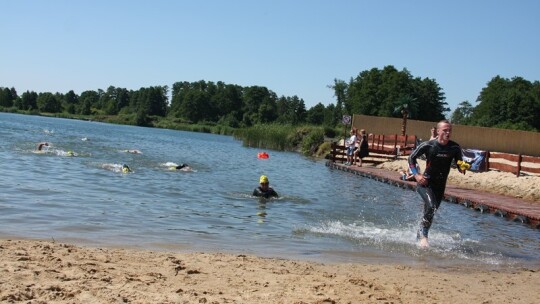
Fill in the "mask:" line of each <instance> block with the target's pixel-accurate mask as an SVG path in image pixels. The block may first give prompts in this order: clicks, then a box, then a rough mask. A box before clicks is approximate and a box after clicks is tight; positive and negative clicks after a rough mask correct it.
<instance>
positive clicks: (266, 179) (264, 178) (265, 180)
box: [259, 175, 268, 184]
mask: <svg viewBox="0 0 540 304" xmlns="http://www.w3.org/2000/svg"><path fill="white" fill-rule="evenodd" d="M259 183H260V184H266V183H268V177H266V175H261V178H260V179H259Z"/></svg>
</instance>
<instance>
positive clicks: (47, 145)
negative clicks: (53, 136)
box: [37, 142, 49, 151]
mask: <svg viewBox="0 0 540 304" xmlns="http://www.w3.org/2000/svg"><path fill="white" fill-rule="evenodd" d="M43 147H47V148H48V147H49V143H48V142H40V143H39V144H37V150H38V151H42V150H43Z"/></svg>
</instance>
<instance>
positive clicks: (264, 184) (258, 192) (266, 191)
mask: <svg viewBox="0 0 540 304" xmlns="http://www.w3.org/2000/svg"><path fill="white" fill-rule="evenodd" d="M259 184H260V185H259V187H257V188H255V190H253V196H258V197H264V198H270V197H278V194H277V192H276V191H275V190H274V189H273V188H272V187H270V182H269V181H268V177H267V176H266V175H261V177H260V178H259Z"/></svg>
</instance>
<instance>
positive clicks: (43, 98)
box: [36, 92, 62, 113]
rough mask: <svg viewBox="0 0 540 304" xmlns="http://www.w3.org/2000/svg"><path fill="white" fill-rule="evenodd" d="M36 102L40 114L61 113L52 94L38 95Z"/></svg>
mask: <svg viewBox="0 0 540 304" xmlns="http://www.w3.org/2000/svg"><path fill="white" fill-rule="evenodd" d="M36 102H37V106H38V110H39V111H40V112H48V113H59V112H61V111H62V104H61V103H60V100H58V98H56V96H55V95H54V94H52V93H49V92H46V93H40V94H39V95H38V98H37V100H36Z"/></svg>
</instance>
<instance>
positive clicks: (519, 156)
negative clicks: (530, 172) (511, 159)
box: [516, 153, 523, 177]
mask: <svg viewBox="0 0 540 304" xmlns="http://www.w3.org/2000/svg"><path fill="white" fill-rule="evenodd" d="M522 160H523V157H522V155H521V153H519V154H518V163H517V173H516V174H517V177H519V174H520V173H521V161H522Z"/></svg>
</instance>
